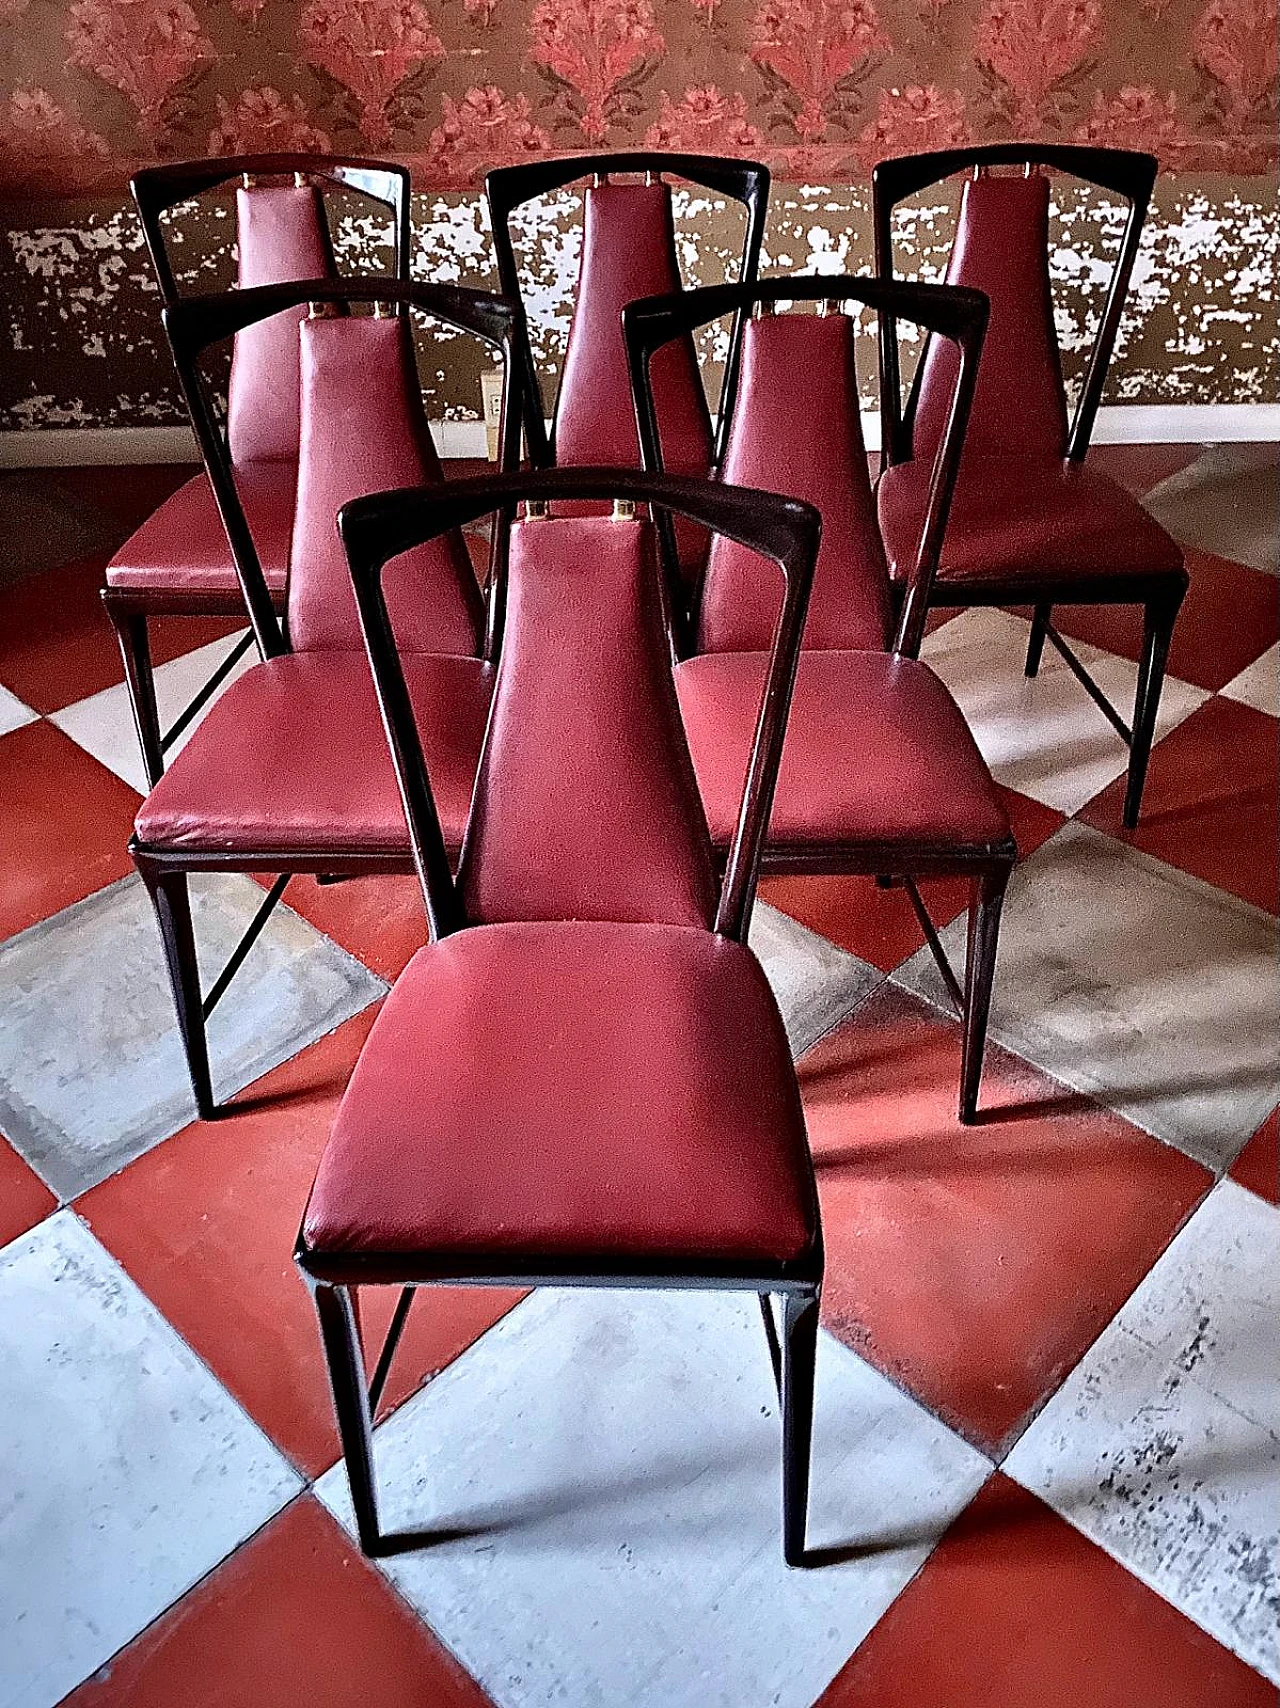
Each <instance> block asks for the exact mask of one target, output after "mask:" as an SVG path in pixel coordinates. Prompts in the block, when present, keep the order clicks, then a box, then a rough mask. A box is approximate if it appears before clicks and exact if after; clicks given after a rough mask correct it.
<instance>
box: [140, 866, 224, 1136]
mask: <svg viewBox="0 0 1280 1708" xmlns="http://www.w3.org/2000/svg"><path fill="white" fill-rule="evenodd" d="M140 870H141V873H142V881H143V883H145V884H146V886H147V890H148V892H149V894H150V896H151V905H152V906H153V907H154V908H155V910H156V919H157V921H158V922H159V926H160V940H161V942H162V943H163V944H164V956H165V960H166V962H167V963H168V967H169V983H170V985H171V986H172V988H173V1001H174V1006H175V1007H176V1008H177V1010H178V1026H179V1029H180V1030H181V1032H182V1043H183V1048H184V1049H185V1050H186V1055H187V1071H188V1072H189V1073H190V1075H191V1089H192V1091H194V1093H195V1098H196V1111H197V1113H198V1114H199V1116H200V1119H201V1120H202V1121H211V1120H213V1118H214V1116H215V1115H216V1114H217V1112H218V1109H217V1104H216V1103H215V1102H214V1098H213V1081H212V1079H211V1078H210V1074H209V1043H208V1038H207V1037H206V1034H205V1024H204V1000H203V998H202V996H201V993H200V969H199V966H198V965H197V962H196V939H195V932H194V930H193V929H192V925H191V896H190V892H189V890H188V888H187V874H186V873H185V872H157V871H155V870H154V868H150V867H140Z"/></svg>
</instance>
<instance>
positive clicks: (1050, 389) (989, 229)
mask: <svg viewBox="0 0 1280 1708" xmlns="http://www.w3.org/2000/svg"><path fill="white" fill-rule="evenodd" d="M947 283H948V284H952V285H970V286H972V287H973V288H974V289H975V290H979V291H984V292H985V293H986V295H987V296H988V298H989V299H990V302H991V318H990V320H989V321H988V323H987V336H986V339H985V340H984V342H983V346H982V360H981V362H980V363H979V364H978V384H977V390H976V393H975V396H974V401H973V413H972V415H971V416H970V418H969V428H968V432H967V434H966V435H965V456H966V457H970V456H973V457H976V456H984V455H1001V454H1004V455H1011V456H1017V457H1023V456H1040V457H1046V458H1050V457H1061V456H1063V455H1065V453H1066V449H1067V406H1066V399H1065V397H1064V395H1063V389H1062V365H1061V362H1060V360H1059V357H1058V340H1057V334H1056V333H1055V331H1054V325H1053V302H1052V298H1051V296H1050V292H1049V180H1048V179H1047V178H1045V177H1043V176H1042V175H1041V174H1039V173H1036V174H1034V175H1033V176H1032V177H1030V178H1023V177H1017V178H1007V177H994V176H992V175H991V174H989V173H988V174H985V175H984V176H982V177H980V178H977V179H970V180H969V181H968V182H967V183H966V184H965V187H964V195H963V199H962V201H961V204H960V220H959V224H958V226H957V229H956V237H955V243H954V244H953V246H952V250H951V259H950V262H949V263H948V266H947ZM959 359H960V358H959V353H958V351H957V350H956V347H955V345H954V344H951V343H949V342H948V341H947V340H945V339H942V338H933V339H931V340H930V342H929V346H928V349H927V351H926V354H925V358H924V364H923V370H922V373H921V381H920V395H919V400H918V403H917V405H916V423H915V455H916V457H917V459H920V458H923V459H924V460H925V461H926V462H928V461H929V460H930V459H931V458H932V456H933V454H934V452H935V451H936V449H937V446H938V442H939V440H940V439H941V437H942V431H943V427H944V426H945V424H946V419H947V414H948V412H949V410H950V408H951V397H952V393H953V391H954V389H955V382H956V373H957V369H958V365H959Z"/></svg>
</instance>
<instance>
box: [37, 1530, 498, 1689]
mask: <svg viewBox="0 0 1280 1708" xmlns="http://www.w3.org/2000/svg"><path fill="white" fill-rule="evenodd" d="M300 1703H305V1704H306V1705H307V1708H355V1705H356V1704H370V1705H372V1704H375V1703H376V1704H377V1708H490V1703H489V1698H488V1696H487V1695H486V1694H485V1692H484V1691H483V1690H481V1688H480V1686H479V1685H478V1684H477V1683H476V1682H475V1680H474V1679H473V1678H472V1677H471V1676H470V1674H469V1673H467V1672H465V1671H464V1669H463V1668H462V1667H461V1666H460V1665H459V1664H458V1662H457V1661H455V1660H454V1659H453V1657H452V1656H451V1655H450V1654H449V1653H448V1652H447V1651H446V1650H445V1649H444V1648H443V1647H442V1646H441V1644H440V1643H439V1642H437V1641H436V1639H435V1638H434V1637H433V1636H432V1635H431V1633H430V1631H428V1630H427V1628H426V1626H425V1625H423V1624H422V1623H421V1622H420V1621H419V1620H418V1619H417V1618H415V1616H414V1615H413V1614H412V1613H411V1612H410V1611H409V1609H408V1608H407V1607H405V1606H404V1604H403V1603H402V1602H401V1601H400V1600H399V1599H398V1597H397V1596H396V1595H395V1593H394V1592H393V1591H392V1590H391V1589H390V1588H389V1587H388V1586H387V1584H386V1583H385V1582H384V1581H383V1579H382V1578H381V1577H380V1576H379V1574H378V1572H377V1571H376V1570H375V1569H374V1567H373V1566H371V1565H370V1564H369V1562H368V1561H367V1560H365V1559H364V1558H363V1557H362V1555H361V1554H360V1552H359V1551H358V1549H357V1548H356V1547H355V1546H354V1545H353V1544H352V1543H351V1542H350V1541H349V1540H348V1538H347V1537H346V1535H345V1534H344V1533H343V1532H342V1531H341V1530H340V1529H339V1527H338V1525H337V1524H336V1523H335V1522H334V1520H333V1519H332V1518H330V1516H329V1514H328V1513H327V1512H325V1510H324V1509H323V1508H322V1507H321V1506H320V1504H319V1502H318V1501H315V1500H312V1499H311V1498H310V1497H309V1496H305V1497H304V1498H303V1499H301V1500H299V1501H296V1502H295V1503H294V1504H293V1505H292V1506H291V1507H289V1508H288V1509H287V1510H286V1511H285V1512H283V1513H281V1515H280V1516H279V1518H277V1519H275V1520H273V1522H272V1523H271V1524H269V1525H268V1526H267V1527H266V1528H265V1529H264V1530H261V1531H259V1533H258V1534H257V1535H256V1536H255V1537H254V1538H253V1539H252V1540H251V1541H249V1542H248V1543H246V1544H245V1546H244V1547H243V1548H241V1549H240V1550H239V1551H238V1552H237V1553H235V1554H233V1555H232V1556H231V1558H230V1559H228V1560H226V1561H224V1562H223V1564H222V1565H221V1566H219V1567H218V1569H217V1571H215V1572H213V1573H212V1574H211V1575H210V1576H209V1577H207V1578H206V1579H205V1580H204V1582H203V1583H201V1584H198V1585H197V1586H196V1588H195V1589H193V1590H191V1591H190V1593H189V1594H187V1595H186V1596H184V1597H183V1599H182V1600H181V1601H180V1602H178V1604H177V1605H176V1606H175V1607H172V1608H170V1610H169V1611H168V1613H166V1614H165V1615H164V1616H163V1617H162V1618H160V1619H158V1620H157V1621H156V1622H155V1624H154V1625H152V1626H150V1627H149V1628H148V1629H147V1630H146V1631H144V1632H143V1633H142V1635H141V1636H140V1637H137V1638H135V1639H134V1641H133V1642H132V1643H131V1644H130V1645H129V1647H128V1648H127V1649H124V1650H123V1651H122V1652H121V1653H120V1654H119V1655H117V1656H116V1658H115V1659H114V1660H113V1661H111V1662H110V1663H109V1665H107V1666H105V1667H103V1668H102V1670H101V1671H100V1672H99V1673H97V1674H95V1675H94V1677H93V1678H91V1679H88V1680H87V1681H86V1682H85V1683H84V1684H82V1685H81V1686H80V1688H79V1689H78V1690H75V1691H73V1692H72V1693H71V1695H70V1696H68V1697H67V1698H66V1699H65V1708H126V1704H127V1705H128V1708H178V1704H181V1708H298V1704H300Z"/></svg>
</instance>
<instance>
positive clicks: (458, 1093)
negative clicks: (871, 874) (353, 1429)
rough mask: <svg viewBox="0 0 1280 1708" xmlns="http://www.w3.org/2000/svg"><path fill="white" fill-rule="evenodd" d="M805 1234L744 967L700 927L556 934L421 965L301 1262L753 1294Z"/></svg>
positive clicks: (344, 1121) (459, 944)
mask: <svg viewBox="0 0 1280 1708" xmlns="http://www.w3.org/2000/svg"><path fill="white" fill-rule="evenodd" d="M815 1231H816V1209H815V1203H814V1191H813V1183H812V1173H811V1165H810V1162H809V1155H808V1149H807V1146H806V1141H805V1130H804V1116H803V1114H802V1112H801V1107H800V1097H799V1092H798V1089H797V1086H796V1078H795V1072H794V1069H793V1068H792V1065H791V1057H790V1054H789V1052H788V1049H787V1041H786V1034H785V1032H784V1030H783V1025H782V1020H781V1018H780V1016H779V1014H778V1009H777V1004H776V1003H775V1001H774V998H773V993H772V991H771V990H770V989H769V986H768V984H767V982H766V980H765V977H764V974H763V972H762V971H761V969H760V965H759V963H758V962H757V961H756V959H755V957H754V955H752V953H751V952H750V950H749V949H747V948H745V947H744V946H743V945H741V944H739V943H734V942H731V941H728V940H726V939H724V938H720V937H717V936H715V935H714V934H713V933H712V932H709V931H705V930H703V929H701V928H699V927H691V926H678V925H619V924H602V923H598V922H593V921H573V922H567V923H561V922H542V923H539V924H532V925H524V924H503V925H487V926H476V927H474V928H472V929H469V930H464V931H461V932H458V933H457V934H455V935H454V936H452V937H447V938H445V939H444V940H443V941H442V942H440V943H436V944H432V945H430V946H429V947H427V948H425V949H421V950H419V952H418V953H417V954H416V955H415V956H414V958H413V960H412V961H410V963H409V965H408V967H407V968H406V969H405V971H404V973H403V974H402V975H401V977H400V978H399V980H398V981H397V983H396V985H395V988H394V989H393V990H392V992H391V995H390V996H389V997H388V998H387V1001H386V1003H385V1004H384V1006H383V1009H382V1012H381V1013H380V1014H379V1016H378V1018H377V1020H376V1022H375V1023H374V1026H373V1030H372V1031H371V1032H370V1034H369V1039H368V1042H367V1043H366V1045H365V1047H364V1050H363V1052H362V1054H361V1056H360V1060H359V1061H358V1062H357V1064H356V1069H355V1072H354V1074H353V1075H352V1078H351V1083H350V1085H349V1086H348V1088H347V1091H346V1094H345V1096H344V1097H343V1100H342V1103H341V1105H340V1107H339V1110H338V1114H337V1118H336V1120H335V1122H334V1127H333V1132H332V1135H331V1137H330V1139H329V1143H328V1146H327V1148H326V1150H325V1152H324V1155H323V1157H322V1159H321V1162H320V1169H319V1173H318V1175H317V1177H316V1182H315V1186H314V1188H313V1190H312V1193H311V1199H310V1203H309V1204H308V1207H307V1211H306V1216H305V1219H304V1222H303V1241H304V1247H305V1251H306V1253H307V1256H306V1258H305V1261H306V1263H307V1267H308V1268H311V1269H313V1270H314V1271H316V1272H317V1273H323V1272H324V1270H325V1260H326V1259H328V1260H329V1261H330V1263H331V1264H332V1266H333V1270H339V1271H340V1270H341V1266H342V1260H344V1259H346V1260H350V1259H352V1258H358V1259H361V1260H363V1262H365V1263H367V1264H369V1265H371V1266H372V1268H373V1270H374V1271H375V1273H376V1269H377V1265H378V1263H379V1261H383V1262H385V1264H386V1267H387V1271H388V1278H394V1277H395V1275H397V1274H404V1273H406V1272H409V1271H411V1270H414V1269H417V1270H419V1271H420V1272H421V1273H422V1274H423V1275H424V1276H429V1275H431V1274H433V1273H434V1274H442V1275H447V1274H460V1275H466V1274H473V1275H493V1276H495V1277H497V1276H502V1275H510V1274H516V1275H519V1274H522V1273H524V1274H529V1275H536V1274H549V1273H557V1272H560V1270H561V1269H562V1267H564V1268H568V1269H570V1270H572V1269H574V1268H575V1266H576V1267H580V1268H581V1269H582V1270H584V1271H585V1272H586V1273H588V1274H591V1273H601V1274H603V1273H614V1274H617V1273H622V1274H627V1273H631V1272H632V1270H631V1269H630V1268H629V1266H630V1265H634V1266H635V1269H634V1272H635V1273H637V1274H639V1273H643V1272H644V1270H645V1269H646V1268H648V1267H651V1266H656V1267H657V1268H658V1269H659V1270H660V1271H666V1272H669V1273H671V1274H672V1275H679V1274H682V1273H687V1272H692V1273H695V1274H696V1273H698V1272H699V1270H700V1267H701V1266H703V1265H710V1266H722V1267H725V1268H728V1269H729V1270H730V1271H731V1272H736V1267H735V1266H740V1270H741V1273H742V1275H743V1276H744V1277H749V1276H752V1275H754V1274H755V1273H757V1272H758V1270H759V1269H760V1268H761V1267H768V1266H772V1265H777V1264H781V1263H785V1262H788V1261H790V1260H793V1259H797V1258H800V1257H803V1256H804V1255H805V1254H806V1253H808V1252H809V1251H810V1249H811V1248H812V1246H813V1243H814V1238H815ZM397 1260H398V1261H397ZM333 1270H331V1272H333ZM370 1278H373V1276H372V1275H371V1276H370Z"/></svg>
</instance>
